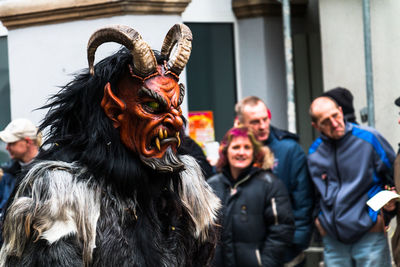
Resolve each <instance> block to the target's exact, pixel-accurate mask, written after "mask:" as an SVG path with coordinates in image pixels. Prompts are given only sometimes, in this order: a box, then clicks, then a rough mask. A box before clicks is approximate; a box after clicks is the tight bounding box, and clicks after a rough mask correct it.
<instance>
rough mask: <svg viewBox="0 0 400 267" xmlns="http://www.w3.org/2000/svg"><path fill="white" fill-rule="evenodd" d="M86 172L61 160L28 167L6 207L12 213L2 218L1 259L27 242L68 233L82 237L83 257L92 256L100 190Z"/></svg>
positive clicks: (53, 239) (18, 254) (51, 240)
mask: <svg viewBox="0 0 400 267" xmlns="http://www.w3.org/2000/svg"><path fill="white" fill-rule="evenodd" d="M85 175H87V173H86V172H85V169H83V168H82V167H79V166H78V165H77V164H75V163H72V164H70V163H65V162H61V161H41V162H38V163H37V164H35V165H34V166H33V167H32V169H30V171H29V172H28V173H27V175H26V176H25V178H24V179H23V180H22V182H21V184H20V186H19V188H18V191H17V193H16V195H15V198H14V201H13V203H12V204H11V206H10V207H9V209H8V211H7V214H10V215H12V216H7V217H6V220H5V222H4V230H3V236H4V245H3V247H2V250H1V253H0V260H1V263H3V264H4V261H5V259H6V256H10V257H17V258H19V257H21V256H22V255H23V254H24V253H25V252H26V247H27V246H28V243H29V242H37V241H38V240H45V241H47V243H48V244H52V243H54V242H56V241H57V240H59V239H61V238H63V237H68V236H70V235H77V237H78V238H79V239H81V240H83V248H82V249H83V251H82V256H83V259H84V260H85V261H88V262H89V261H90V260H91V255H92V251H93V249H94V247H95V239H96V223H97V220H98V217H99V215H100V201H99V198H100V190H99V188H98V186H97V185H95V184H91V177H86V178H85V179H82V177H83V176H85ZM79 178H81V179H79Z"/></svg>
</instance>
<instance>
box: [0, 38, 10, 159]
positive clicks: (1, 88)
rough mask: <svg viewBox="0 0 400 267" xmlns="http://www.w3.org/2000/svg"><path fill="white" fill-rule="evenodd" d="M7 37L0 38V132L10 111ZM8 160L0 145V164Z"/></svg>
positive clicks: (3, 146) (2, 145)
mask: <svg viewBox="0 0 400 267" xmlns="http://www.w3.org/2000/svg"><path fill="white" fill-rule="evenodd" d="M8 69H9V68H8V48H7V36H0V130H3V129H4V128H5V127H6V126H7V124H8V123H9V122H10V120H11V111H10V80H9V70H8ZM7 159H8V153H7V152H6V151H5V144H4V143H2V142H1V144H0V162H3V161H5V160H7Z"/></svg>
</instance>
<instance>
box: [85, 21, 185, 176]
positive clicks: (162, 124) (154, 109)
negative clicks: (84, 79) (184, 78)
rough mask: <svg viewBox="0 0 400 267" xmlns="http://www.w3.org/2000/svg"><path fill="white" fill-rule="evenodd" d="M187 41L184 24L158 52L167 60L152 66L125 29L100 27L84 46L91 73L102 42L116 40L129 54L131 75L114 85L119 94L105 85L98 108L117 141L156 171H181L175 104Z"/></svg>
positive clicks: (180, 96)
mask: <svg viewBox="0 0 400 267" xmlns="http://www.w3.org/2000/svg"><path fill="white" fill-rule="evenodd" d="M191 41H192V33H191V31H190V29H189V28H188V27H187V26H185V25H183V24H176V25H175V26H173V27H172V28H171V29H170V30H169V32H168V34H167V36H166V37H165V39H164V43H163V46H162V49H161V56H162V57H164V58H166V59H168V61H166V60H165V61H164V62H163V63H162V64H157V60H156V57H155V55H154V53H153V51H152V50H151V48H150V47H149V45H148V44H147V43H146V42H145V41H144V40H143V39H142V37H141V36H140V34H139V33H138V32H136V31H135V30H133V29H131V28H129V27H127V26H119V25H118V26H113V27H106V28H103V29H100V30H98V31H96V32H95V33H94V34H93V35H92V37H91V38H90V40H89V43H88V61H89V69H90V73H91V74H92V75H93V74H94V67H93V61H94V55H95V52H96V49H97V47H98V46H100V45H101V44H103V43H105V42H117V43H120V44H122V45H124V46H125V47H127V48H128V49H129V50H130V51H131V54H132V63H131V64H129V74H130V75H129V76H128V75H126V76H124V77H123V78H122V79H121V80H120V81H119V82H118V85H117V86H118V92H119V94H118V95H115V94H114V93H113V90H112V89H113V88H111V85H110V83H107V84H106V86H105V87H104V97H103V100H102V102H101V106H102V108H103V109H104V112H105V113H106V115H107V117H108V118H110V119H111V120H112V122H113V126H114V127H115V128H119V129H120V137H121V141H122V143H123V144H124V145H125V146H126V147H128V148H129V149H130V150H131V151H133V152H135V153H137V154H138V155H140V156H141V159H142V161H143V162H144V163H145V164H147V165H148V166H150V167H152V168H154V169H158V170H160V171H173V170H176V169H179V168H182V167H183V164H182V163H180V162H179V160H178V159H177V158H176V157H175V156H174V154H175V153H176V149H177V147H178V146H180V143H181V140H180V136H179V133H180V131H181V129H182V126H183V121H182V118H181V116H182V110H181V108H180V105H181V103H182V100H183V97H184V94H185V89H184V86H183V85H182V84H178V81H179V74H180V73H181V71H182V69H183V68H184V67H185V65H186V63H187V61H188V59H189V56H190V51H191ZM173 48H175V49H173ZM172 50H174V52H173V53H172Z"/></svg>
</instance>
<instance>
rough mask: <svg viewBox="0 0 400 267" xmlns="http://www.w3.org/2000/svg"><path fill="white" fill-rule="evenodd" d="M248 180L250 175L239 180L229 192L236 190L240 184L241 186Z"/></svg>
mask: <svg viewBox="0 0 400 267" xmlns="http://www.w3.org/2000/svg"><path fill="white" fill-rule="evenodd" d="M249 178H250V174H248V175H247V176H246V177H244V178H243V179H242V180H240V181H239V182H237V183H236V184H234V185H233V187H232V188H231V190H236V189H237V187H238V186H239V185H241V184H243V183H244V182H246V181H247V180H249Z"/></svg>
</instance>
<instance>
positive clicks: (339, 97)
mask: <svg viewBox="0 0 400 267" xmlns="http://www.w3.org/2000/svg"><path fill="white" fill-rule="evenodd" d="M322 96H328V97H331V98H333V99H334V100H335V101H336V103H338V105H339V106H341V107H342V109H343V114H344V115H347V114H354V107H353V95H352V93H351V92H350V91H349V90H347V89H346V88H343V87H336V88H333V89H331V90H329V91H326V92H324V93H323V94H322Z"/></svg>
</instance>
